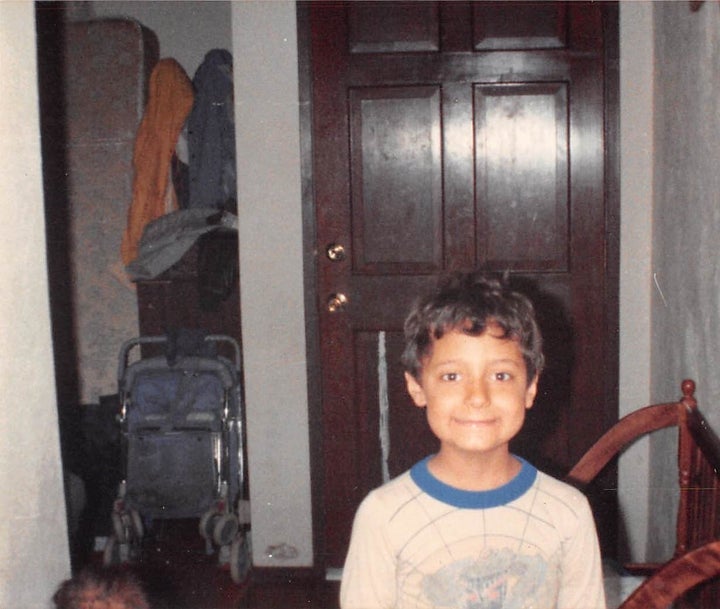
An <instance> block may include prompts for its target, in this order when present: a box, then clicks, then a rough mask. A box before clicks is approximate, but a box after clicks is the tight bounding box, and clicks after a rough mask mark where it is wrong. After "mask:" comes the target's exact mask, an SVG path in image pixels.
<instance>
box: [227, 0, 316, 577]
mask: <svg viewBox="0 0 720 609" xmlns="http://www.w3.org/2000/svg"><path fill="white" fill-rule="evenodd" d="M232 9H233V10H232V15H233V49H234V54H235V64H234V68H235V122H236V133H237V149H238V215H239V225H240V234H239V243H240V277H241V279H240V294H241V302H242V326H243V327H242V332H243V350H244V359H245V395H246V401H247V417H248V449H249V455H248V462H249V466H250V493H251V501H252V529H253V557H254V562H255V564H256V565H260V566H311V565H312V560H313V548H312V521H311V501H310V499H311V497H310V463H309V460H310V456H309V455H310V449H309V441H308V437H309V436H308V434H309V431H308V398H307V374H308V371H307V362H306V357H305V349H306V345H305V310H304V295H303V266H302V265H303V243H302V234H303V233H302V215H301V211H302V209H301V190H300V143H299V105H298V64H297V32H296V30H297V24H296V16H295V3H294V2H290V1H287V0H283V1H275V2H263V1H257V2H235V3H233V5H232ZM281 544H286V545H287V546H288V547H291V548H295V549H296V550H297V556H296V557H295V558H289V559H285V560H278V559H272V558H270V557H269V556H268V555H269V553H270V552H269V551H268V550H269V548H270V547H271V546H276V545H281Z"/></svg>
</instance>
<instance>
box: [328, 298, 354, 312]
mask: <svg viewBox="0 0 720 609" xmlns="http://www.w3.org/2000/svg"><path fill="white" fill-rule="evenodd" d="M348 302H349V301H348V297H347V296H345V294H343V293H338V294H330V296H328V299H327V310H328V311H329V312H330V313H337V312H338V311H342V310H343V309H344V308H345V307H346V306H347V303H348Z"/></svg>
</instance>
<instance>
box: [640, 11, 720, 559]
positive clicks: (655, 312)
mask: <svg viewBox="0 0 720 609" xmlns="http://www.w3.org/2000/svg"><path fill="white" fill-rule="evenodd" d="M653 17H654V43H655V81H654V97H655V103H654V125H655V129H654V133H655V137H654V149H655V162H654V178H653V181H654V196H653V199H654V210H653V268H652V271H653V275H654V276H655V277H656V278H657V284H658V288H659V289H656V290H654V291H653V300H652V372H651V383H652V385H651V386H652V391H653V396H652V397H653V399H654V400H660V399H667V396H673V397H674V396H677V395H678V394H679V388H678V383H679V380H680V379H682V378H686V377H690V378H693V379H695V380H696V381H697V396H698V402H699V405H700V408H701V409H702V411H703V413H704V414H705V415H706V417H707V418H708V420H709V421H710V423H711V424H712V425H713V427H714V429H716V430H718V429H720V402H719V398H720V375H718V369H719V368H720V355H719V352H718V346H719V345H720V257H719V256H718V252H719V251H720V102H719V100H720V5H719V4H718V3H717V2H705V3H703V4H702V5H701V6H700V8H699V10H698V11H697V12H693V11H691V10H690V9H689V5H688V4H687V3H684V2H683V3H680V2H662V3H655V4H653ZM675 440H676V438H675V436H674V435H672V434H668V433H665V434H660V435H659V436H658V438H657V440H654V441H653V442H652V443H651V451H650V454H651V470H650V471H651V475H650V480H649V482H650V485H651V489H652V490H651V495H650V505H651V516H650V519H649V522H650V525H651V526H650V531H649V543H648V552H649V555H650V558H651V559H655V558H661V559H663V558H667V557H668V556H670V555H671V554H672V551H673V546H672V541H673V538H672V536H668V534H667V532H668V531H672V530H673V527H674V507H675V502H676V496H677V493H676V492H675V489H676V488H677V473H676V472H675V471H674V469H673V467H674V465H675V464H676V462H677V461H676V441H675ZM669 489H673V492H670V490H669Z"/></svg>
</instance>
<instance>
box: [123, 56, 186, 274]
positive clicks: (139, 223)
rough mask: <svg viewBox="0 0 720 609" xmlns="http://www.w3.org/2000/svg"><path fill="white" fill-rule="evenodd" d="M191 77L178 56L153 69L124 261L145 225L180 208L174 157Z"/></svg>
mask: <svg viewBox="0 0 720 609" xmlns="http://www.w3.org/2000/svg"><path fill="white" fill-rule="evenodd" d="M193 100H194V93H193V86H192V82H191V81H190V79H189V78H188V76H187V74H186V73H185V70H184V69H183V68H182V66H181V65H180V64H179V63H178V62H177V61H175V60H174V59H161V60H160V61H159V62H158V63H157V64H156V66H155V68H154V69H153V71H152V74H151V75H150V86H149V95H148V102H147V106H146V107H145V114H144V115H143V119H142V121H141V123H140V127H139V128H138V132H137V136H136V137H135V149H134V152H133V169H134V172H135V173H134V180H133V198H132V203H131V204H130V208H129V210H128V221H127V227H126V228H125V233H124V235H123V239H122V246H121V255H122V261H123V264H125V265H128V264H129V263H130V262H132V261H133V260H134V259H135V258H136V257H137V250H138V243H139V241H140V237H142V233H143V229H144V228H145V225H146V224H147V223H148V222H150V221H152V220H155V219H156V218H158V217H160V216H162V215H163V214H165V213H167V212H169V211H174V210H175V209H177V206H178V205H177V198H176V196H175V191H174V189H173V187H172V180H170V161H171V159H172V155H173V152H174V150H175V146H176V145H177V141H178V137H179V136H180V131H181V130H182V128H183V125H184V124H185V120H186V119H187V116H188V114H189V113H190V110H191V109H192V106H193Z"/></svg>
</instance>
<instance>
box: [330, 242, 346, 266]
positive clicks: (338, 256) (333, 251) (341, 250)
mask: <svg viewBox="0 0 720 609" xmlns="http://www.w3.org/2000/svg"><path fill="white" fill-rule="evenodd" d="M325 255H326V256H327V257H328V258H329V259H330V260H332V261H333V262H342V261H343V260H345V247H344V246H342V245H340V244H339V243H331V244H330V245H328V246H327V247H326V248H325Z"/></svg>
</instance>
